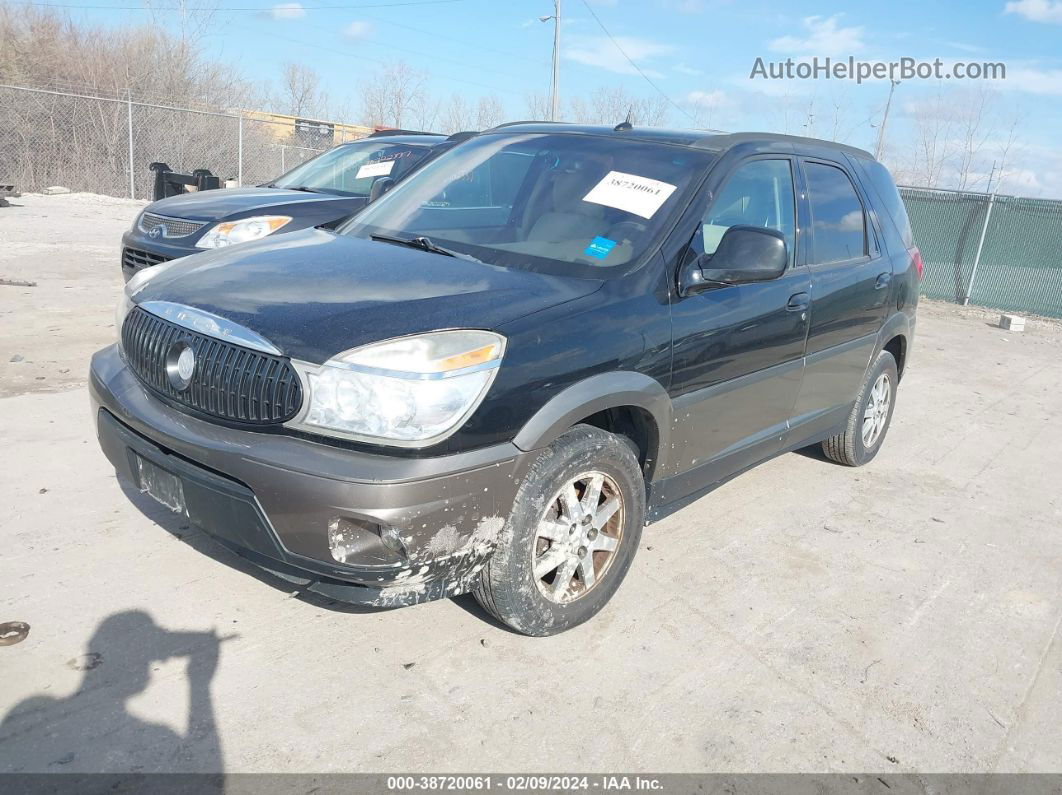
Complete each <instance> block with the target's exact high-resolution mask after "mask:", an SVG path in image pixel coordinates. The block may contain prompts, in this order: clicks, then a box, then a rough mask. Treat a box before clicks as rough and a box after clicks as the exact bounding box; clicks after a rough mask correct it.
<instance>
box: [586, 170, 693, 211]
mask: <svg viewBox="0 0 1062 795" xmlns="http://www.w3.org/2000/svg"><path fill="white" fill-rule="evenodd" d="M674 192H675V186H674V185H671V184H669V183H667V182H661V181H660V180H658V179H649V178H648V177H639V176H638V175H637V174H624V173H623V172H622V171H610V172H608V174H606V175H605V178H604V179H603V180H601V181H600V182H599V183H597V184H596V185H594V187H593V188H592V189H591V190H590V192H589V193H588V194H586V195H585V196H583V201H584V202H593V203H594V204H603V205H605V206H606V207H615V208H616V209H617V210H623V211H625V212H628V213H634V214H635V215H640V216H641V217H642V218H652V217H653V215H654V214H655V213H656V211H657V210H659V209H660V205H662V204H663V203H664V202H666V201H667V197H668V196H670V195H671V194H672V193H674Z"/></svg>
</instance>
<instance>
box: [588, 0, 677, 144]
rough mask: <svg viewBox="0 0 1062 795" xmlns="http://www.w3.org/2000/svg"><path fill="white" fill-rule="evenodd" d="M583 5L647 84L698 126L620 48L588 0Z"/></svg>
mask: <svg viewBox="0 0 1062 795" xmlns="http://www.w3.org/2000/svg"><path fill="white" fill-rule="evenodd" d="M582 3H583V5H584V6H585V7H586V10H587V11H589V12H590V16H592V17H593V18H594V22H596V23H597V25H598V27H599V28H601V30H602V31H604V33H605V35H606V36H608V40H609V41H611V42H612V44H613V45H615V47H616V49H617V50H619V54H620V55H622V56H623V57H624V58H626V59H627V63H629V64H630V65H631V66H633V67H634V68H635V69H636V70H637V72H638V74H640V75H641V76H642V77H643V78H645V82H646V83H648V84H649V85H651V86H652V87H653V88H654V89H656V92H657V93H658V94H660V96H662V97H663V98H664V99H665V100H667V103H668V104H669V105H670V106H671V107H673V108H674V109H675V110H677V111H678V112H679V113H681V114H682V115H684V116H685V117H686V118H687V119H689V120H690V121H691V122H693V123H694V124H696V123H697V120H696V119H695V118H693V115H692V114H691V113H690V112H689V111H688V110H686V109H685V108H683V107H682V106H680V105H677V104H676V103H675V101H674V100H672V99H671V97H669V96H668V95H667V94H665V93H664V90H663V89H662V88H660V86H658V85H657V84H656V83H654V82H653V81H652V80H651V79H650V78H649V75H647V74H646V73H645V72H643V71H642V68H641V67H640V66H638V64H636V63H635V62H634V61H632V60H631V57H630V56H629V55H627V53H625V52H624V51H623V48H622V47H620V45H619V42H618V41H616V39H615V38H613V36H612V34H611V33H609V32H608V28H606V27H605V25H604V23H603V22H602V21H601V20H600V19H599V18H598V16H597V14H595V13H594V9H592V8H591V7H590V4H589V3H588V2H586V0H582Z"/></svg>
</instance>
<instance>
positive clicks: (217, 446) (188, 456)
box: [89, 346, 534, 606]
mask: <svg viewBox="0 0 1062 795" xmlns="http://www.w3.org/2000/svg"><path fill="white" fill-rule="evenodd" d="M89 392H90V397H91V400H92V407H93V417H94V418H95V421H96V427H97V435H98V437H99V441H100V446H101V448H102V449H103V451H104V453H105V454H106V455H107V457H108V458H109V459H110V461H111V463H112V464H113V465H114V467H115V469H116V470H117V471H118V473H119V475H121V476H123V477H125V478H126V479H127V480H129V481H130V482H131V483H132V484H133V485H134V486H136V487H138V488H139V486H140V483H139V475H138V470H137V457H139V458H142V459H145V460H147V461H150V462H151V463H153V464H155V465H156V466H157V467H159V468H161V469H163V470H164V471H166V472H169V473H171V474H173V475H176V476H177V477H178V478H179V479H180V481H181V483H182V486H183V490H184V495H185V513H186V515H187V516H188V518H189V519H190V520H191V521H192V522H194V523H195V524H196V525H198V526H200V527H201V528H202V529H203V530H205V531H206V532H207V533H209V534H210V535H212V536H213V537H215V538H216V539H217V540H218V541H220V542H221V543H223V544H225V545H226V546H228V547H230V548H231V549H233V550H235V551H236V552H238V553H239V554H241V555H243V556H244V557H246V558H247V559H249V560H251V561H252V562H254V563H256V564H257V565H259V566H261V567H262V568H265V569H267V570H269V571H272V572H273V573H275V574H277V575H278V576H280V577H282V578H284V579H286V580H288V581H290V582H294V583H297V584H299V585H300V586H301V587H305V588H308V589H309V590H312V591H315V592H317V593H321V594H322V595H325V596H328V597H330V598H334V599H339V600H342V601H346V602H355V603H361V604H372V605H380V606H399V605H407V604H414V603H416V602H422V601H427V600H430V599H438V598H443V597H448V596H455V595H457V594H460V593H464V592H467V591H468V590H470V589H471V588H472V587H474V584H475V579H476V577H477V575H478V574H479V571H480V570H481V569H482V568H483V566H484V565H485V564H486V562H487V561H488V560H489V558H490V556H491V554H493V552H494V550H495V548H496V546H497V542H498V539H499V537H500V535H501V533H503V532H505V527H506V520H507V517H508V516H509V514H510V511H511V508H512V503H513V500H514V498H515V494H516V489H517V487H518V485H519V483H520V481H521V480H522V477H523V475H524V474H525V473H526V470H527V467H528V466H529V465H530V463H531V461H532V460H533V458H534V454H533V453H526V452H524V451H521V450H520V449H519V448H517V447H515V446H514V445H512V444H502V445H495V446H492V447H488V448H483V449H479V450H474V451H469V452H465V453H458V454H453V455H447V456H438V457H433V458H408V457H405V458H404V457H397V456H391V455H386V454H382V453H375V452H364V451H361V450H352V449H349V448H344V447H337V446H333V445H329V444H325V443H323V442H319V441H316V440H313V439H311V438H306V437H300V436H290V435H285V434H277V433H262V432H253V431H247V430H243V429H238V428H231V427H227V426H223V425H219V424H216V423H213V422H209V421H207V420H204V419H199V418H198V417H195V416H192V415H190V414H188V413H186V412H184V411H181V410H178V409H177V408H174V407H172V406H170V405H168V404H167V403H165V402H164V401H162V400H161V399H159V398H158V397H157V396H155V395H154V394H153V393H151V392H149V390H148V389H147V388H146V387H144V386H143V385H142V384H141V383H140V381H138V380H137V378H136V377H135V376H134V375H133V374H132V372H131V371H130V370H129V369H128V368H127V367H126V366H125V363H124V362H123V361H122V359H121V357H120V355H119V354H118V351H117V347H116V346H111V347H109V348H106V349H104V350H102V351H100V352H98V353H97V354H96V355H95V356H94V357H93V359H92V368H91V375H90V379H89ZM337 521H339V522H342V523H343V525H342V526H343V527H344V528H345V529H346V532H347V533H348V538H349V539H351V550H352V551H351V552H350V553H349V554H348V555H347V559H346V560H345V561H344V562H339V561H336V560H335V559H334V558H333V557H332V554H331V552H330V550H329V545H328V528H329V525H330V524H333V525H335V523H336V522H337ZM385 527H393V528H395V529H396V530H397V531H398V535H399V537H400V538H401V541H402V547H403V549H402V552H395V551H393V550H392V549H390V548H388V546H386V545H385V544H384V543H383V542H382V541H381V539H380V531H381V528H385Z"/></svg>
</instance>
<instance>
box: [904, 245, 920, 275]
mask: <svg viewBox="0 0 1062 795" xmlns="http://www.w3.org/2000/svg"><path fill="white" fill-rule="evenodd" d="M907 250H908V251H909V252H910V254H911V264H912V265H914V269H915V271H916V272H917V273H918V281H922V252H921V251H919V250H918V248H917V247H915V246H911V248H909V249H907Z"/></svg>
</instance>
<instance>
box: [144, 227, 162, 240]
mask: <svg viewBox="0 0 1062 795" xmlns="http://www.w3.org/2000/svg"><path fill="white" fill-rule="evenodd" d="M165 236H166V225H165V224H159V225H158V226H156V227H152V229H151V231H150V232H148V237H150V238H151V239H152V240H158V239H159V238H160V237H165Z"/></svg>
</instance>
